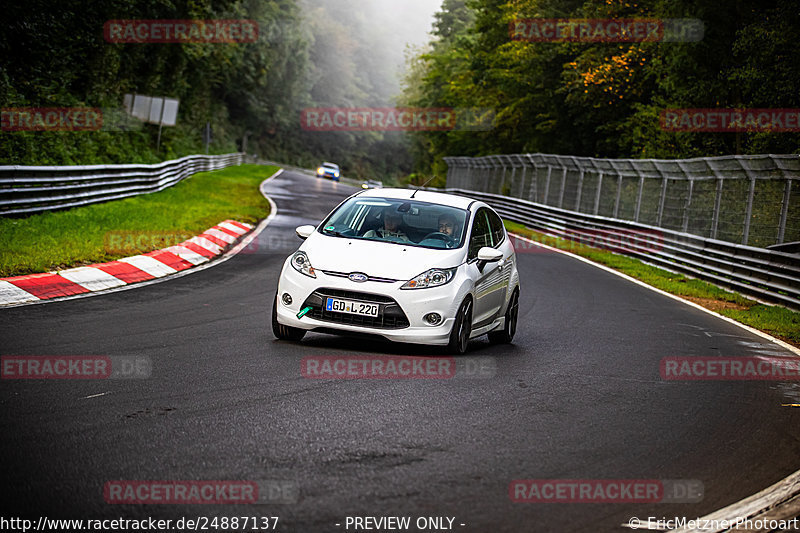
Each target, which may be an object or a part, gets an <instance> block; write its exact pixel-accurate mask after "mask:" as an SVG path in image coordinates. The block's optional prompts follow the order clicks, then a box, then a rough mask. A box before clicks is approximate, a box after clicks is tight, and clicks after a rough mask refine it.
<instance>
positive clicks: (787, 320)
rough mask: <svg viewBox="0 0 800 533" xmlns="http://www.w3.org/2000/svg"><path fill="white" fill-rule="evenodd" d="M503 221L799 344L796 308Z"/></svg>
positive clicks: (799, 318) (526, 234) (544, 241)
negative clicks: (770, 302)
mask: <svg viewBox="0 0 800 533" xmlns="http://www.w3.org/2000/svg"><path fill="white" fill-rule="evenodd" d="M505 225H506V228H507V229H508V231H510V232H513V233H516V234H517V235H521V236H523V237H527V238H529V239H531V240H533V241H535V242H539V243H542V244H547V245H549V246H552V247H553V248H558V249H560V250H566V251H569V252H572V253H574V254H576V255H580V256H581V257H585V258H587V259H589V260H591V261H594V262H596V263H600V264H602V265H605V266H608V267H611V268H613V269H615V270H618V271H620V272H622V273H624V274H627V275H628V276H630V277H632V278H636V279H638V280H640V281H643V282H644V283H647V284H648V285H652V286H653V287H656V288H658V289H661V290H663V291H665V292H668V293H670V294H674V295H676V296H681V297H684V298H686V299H689V300H692V301H695V302H696V303H698V304H700V305H702V306H703V307H707V308H709V309H712V310H714V311H716V312H718V313H719V314H721V315H724V316H727V317H729V318H732V319H733V320H736V321H738V322H741V323H742V324H746V325H748V326H751V327H753V328H756V329H758V330H761V331H764V332H766V333H769V334H770V335H773V336H775V337H778V338H780V339H782V340H784V341H786V342H788V343H790V344H793V345H795V346H800V313H798V312H796V311H791V310H789V309H786V308H785V307H779V306H770V305H763V304H760V303H758V302H756V301H754V300H751V299H749V298H747V297H745V296H742V295H741V294H738V293H735V292H730V291H727V290H725V289H722V288H720V287H718V286H716V285H713V284H711V283H707V282H705V281H701V280H698V279H693V278H688V277H686V276H684V275H683V274H677V273H674V272H669V271H667V270H664V269H661V268H658V267H654V266H650V265H646V264H644V263H642V262H641V261H640V260H638V259H634V258H632V257H626V256H623V255H618V254H614V253H612V252H609V251H607V250H601V249H598V248H592V247H590V246H586V245H583V244H579V243H576V242H574V241H570V240H566V239H559V238H556V237H551V236H549V235H545V234H543V233H541V232H538V231H535V230H532V229H530V228H528V227H526V226H523V225H522V224H517V223H516V222H509V221H506V222H505Z"/></svg>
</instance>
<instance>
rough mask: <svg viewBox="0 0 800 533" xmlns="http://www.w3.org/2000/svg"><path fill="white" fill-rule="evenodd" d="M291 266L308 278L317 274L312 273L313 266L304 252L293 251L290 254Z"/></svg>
mask: <svg viewBox="0 0 800 533" xmlns="http://www.w3.org/2000/svg"><path fill="white" fill-rule="evenodd" d="M292 266H293V267H294V269H295V270H297V271H298V272H300V273H301V274H305V275H306V276H308V277H310V278H316V277H317V275H316V274H315V273H314V267H312V266H311V261H309V260H308V256H307V255H306V253H305V252H295V253H294V255H293V256H292Z"/></svg>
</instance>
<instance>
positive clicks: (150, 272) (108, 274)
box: [0, 220, 253, 306]
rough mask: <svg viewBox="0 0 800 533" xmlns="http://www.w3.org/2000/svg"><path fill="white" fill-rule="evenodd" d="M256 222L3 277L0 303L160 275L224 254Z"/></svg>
mask: <svg viewBox="0 0 800 533" xmlns="http://www.w3.org/2000/svg"><path fill="white" fill-rule="evenodd" d="M252 230H253V226H252V225H250V224H245V223H242V222H237V221H235V220H225V221H223V222H220V223H219V224H217V225H216V226H214V227H212V228H209V229H207V230H206V231H204V232H203V233H201V234H200V235H198V236H196V237H192V238H191V239H189V240H186V241H183V242H182V243H180V244H177V245H175V246H170V247H169V248H163V249H161V250H155V251H153V252H148V253H146V254H141V255H134V256H131V257H125V258H123V259H120V260H118V261H111V262H110V263H102V264H96V265H89V266H85V267H78V268H71V269H69V270H61V271H58V272H47V273H44V274H28V275H26V276H15V277H11V278H3V279H0V306H5V305H17V304H23V303H32V302H37V301H40V300H49V299H52V298H63V297H66V296H75V295H79V294H86V293H91V292H97V291H104V290H108V289H114V288H118V287H122V286H125V285H129V284H132V283H139V282H143V281H149V280H153V279H156V278H161V277H164V276H167V275H170V274H175V273H177V272H180V271H182V270H186V269H190V268H192V267H194V266H197V265H201V264H203V263H206V262H208V261H210V260H211V259H213V258H215V257H217V256H219V255H221V254H223V253H224V252H225V251H226V250H227V249H228V248H229V247H230V246H231V245H233V244H234V243H236V241H238V240H239V239H240V238H241V237H243V236H244V235H245V234H247V233H248V232H250V231H252Z"/></svg>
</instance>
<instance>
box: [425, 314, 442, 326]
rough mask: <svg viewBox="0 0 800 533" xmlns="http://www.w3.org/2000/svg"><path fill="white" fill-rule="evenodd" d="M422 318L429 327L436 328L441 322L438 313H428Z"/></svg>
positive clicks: (440, 316)
mask: <svg viewBox="0 0 800 533" xmlns="http://www.w3.org/2000/svg"><path fill="white" fill-rule="evenodd" d="M422 318H423V319H424V320H425V322H427V323H428V324H430V325H431V326H437V325H439V324H440V323H441V322H442V315H440V314H439V313H428V314H427V315H425V316H424V317H422Z"/></svg>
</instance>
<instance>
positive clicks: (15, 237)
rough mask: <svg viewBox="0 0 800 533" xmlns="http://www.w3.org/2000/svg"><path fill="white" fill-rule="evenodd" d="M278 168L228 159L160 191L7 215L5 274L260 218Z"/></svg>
mask: <svg viewBox="0 0 800 533" xmlns="http://www.w3.org/2000/svg"><path fill="white" fill-rule="evenodd" d="M276 170H278V169H277V167H269V166H260V165H242V166H238V167H228V168H226V169H222V170H216V171H213V172H200V173H198V174H195V175H193V176H192V177H190V178H188V179H186V180H184V181H182V182H180V183H178V184H177V185H175V186H174V187H170V188H169V189H165V190H163V191H160V192H157V193H152V194H144V195H141V196H135V197H132V198H126V199H124V200H116V201H113V202H105V203H102V204H95V205H89V206H85V207H76V208H73V209H67V210H64V211H52V212H47V213H41V214H36V215H31V216H28V217H25V218H0V250H2V253H0V277H7V276H13V275H19V274H28V273H36V272H47V271H50V270H55V269H61V268H69V267H73V266H79V265H84V264H90V263H101V262H106V261H112V260H114V259H119V258H121V257H126V256H131V255H136V254H137V253H143V252H149V251H151V250H155V249H158V248H163V247H166V246H170V245H173V244H176V243H177V242H181V241H184V240H186V239H188V238H189V237H190V236H193V235H197V234H199V233H202V232H203V231H205V230H207V229H208V228H210V227H211V226H214V225H216V224H218V223H219V222H221V221H223V220H226V219H234V220H238V221H239V222H248V223H255V222H257V221H258V220H261V219H263V218H264V217H266V216H267V215H268V214H269V202H267V200H266V199H265V198H264V197H263V196H262V195H261V193H260V192H259V190H258V184H259V183H261V182H262V181H263V180H264V179H265V178H267V177H269V176H270V175H271V174H273V173H274V172H275V171H276ZM110 235H115V236H120V235H122V236H123V237H125V236H128V235H130V236H132V237H133V240H134V241H135V240H136V238H137V237H138V236H139V235H142V236H144V237H146V238H145V239H144V242H145V245H146V246H144V247H141V248H137V249H125V250H115V249H110V248H109V246H108V244H109V236H110ZM123 237H120V239H122V238H123ZM171 237H172V238H171ZM165 240H169V242H164V241H165Z"/></svg>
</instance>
